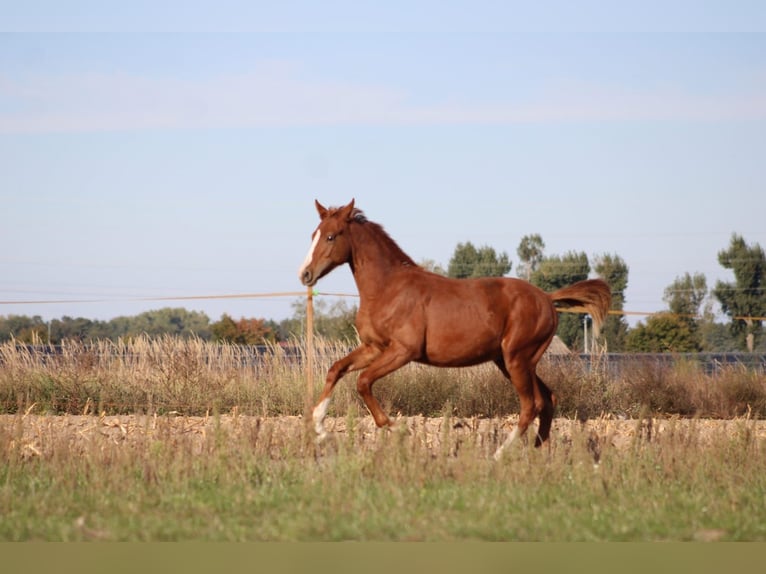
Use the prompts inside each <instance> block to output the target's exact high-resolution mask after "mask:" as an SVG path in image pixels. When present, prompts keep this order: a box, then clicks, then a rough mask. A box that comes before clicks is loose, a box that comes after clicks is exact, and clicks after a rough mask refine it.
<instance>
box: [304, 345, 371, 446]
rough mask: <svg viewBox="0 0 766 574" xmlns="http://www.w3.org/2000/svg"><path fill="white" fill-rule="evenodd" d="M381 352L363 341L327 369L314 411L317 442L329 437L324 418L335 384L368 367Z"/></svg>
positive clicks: (313, 417)
mask: <svg viewBox="0 0 766 574" xmlns="http://www.w3.org/2000/svg"><path fill="white" fill-rule="evenodd" d="M379 354H380V350H378V349H377V348H376V347H373V346H371V345H367V344H364V343H363V344H362V345H361V346H359V347H357V348H356V349H354V350H353V351H351V353H349V354H348V355H346V356H345V357H343V358H342V359H340V360H339V361H336V362H335V363H333V365H332V367H330V370H329V371H327V378H326V379H325V384H324V388H323V389H322V394H321V395H319V401H317V404H316V406H315V407H314V410H313V411H312V419H313V420H314V430H315V431H316V433H317V442H320V441H322V440H324V439H325V438H326V437H327V431H326V430H325V428H324V418H325V416H326V415H327V409H328V408H329V406H330V395H332V391H333V389H334V388H335V384H336V383H337V382H338V381H339V380H340V379H341V377H343V375H345V374H346V373H350V372H352V371H357V370H359V369H364V368H366V367H367V366H368V365H369V364H370V363H371V362H372V361H373V360H374V359H375V358H376V357H377V356H378V355H379Z"/></svg>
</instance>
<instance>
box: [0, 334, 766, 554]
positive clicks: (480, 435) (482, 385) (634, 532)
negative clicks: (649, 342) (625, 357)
mask: <svg viewBox="0 0 766 574" xmlns="http://www.w3.org/2000/svg"><path fill="white" fill-rule="evenodd" d="M121 345H122V346H121V347H120V346H119V345H118V346H116V347H115V346H112V344H105V343H102V344H97V345H92V346H85V345H81V344H79V343H72V344H70V345H69V346H68V347H65V349H64V350H63V352H62V353H61V354H60V355H59V356H56V357H47V358H41V357H39V356H36V355H34V354H31V353H28V351H26V350H24V349H20V348H16V347H15V346H11V345H5V346H0V359H1V360H0V401H2V402H1V403H0V404H2V409H3V411H4V413H5V414H2V415H0V540H2V541H16V540H24V541H35V540H39V541H53V540H55V541H86V540H94V541H163V540H173V541H335V540H358V541H403V540H418V541H419V540H425V541H453V540H461V541H465V540H482V541H484V540H507V541H559V542H567V541H590V540H593V541H658V540H662V541H666V540H671V541H685V540H708V541H718V540H721V541H728V540H731V541H741V540H747V541H752V540H757V541H766V505H764V504H763V501H764V500H766V472H764V470H766V469H765V468H764V462H763V461H764V460H766V426H765V425H766V423H765V422H764V421H763V420H760V418H759V417H760V416H761V413H762V411H760V409H761V408H762V407H761V406H759V405H760V403H759V402H758V401H760V400H762V393H763V387H764V375H763V373H751V372H747V371H737V370H733V369H732V370H728V371H724V372H723V373H720V374H718V375H716V377H718V378H716V379H714V378H711V377H712V376H710V375H705V374H704V373H701V372H700V371H699V370H696V369H695V368H694V367H693V366H689V365H686V366H680V367H676V368H674V369H672V370H669V371H657V370H656V369H647V370H638V371H636V372H634V373H632V376H631V377H629V378H626V379H624V380H620V381H614V380H610V379H609V378H608V377H607V376H606V375H605V372H603V371H601V370H599V369H593V368H592V366H588V368H586V366H583V367H582V369H578V368H577V366H576V365H574V367H570V368H569V369H563V368H560V367H556V366H555V365H547V366H544V369H543V370H544V374H543V376H544V377H545V378H546V381H547V382H549V383H550V384H551V386H552V387H553V388H554V389H556V391H557V392H558V393H559V395H560V397H561V401H562V406H563V408H562V413H563V414H564V417H563V418H558V419H556V421H555V425H554V429H553V433H552V440H551V443H550V447H548V448H543V449H533V448H531V447H529V446H528V445H525V444H522V443H517V444H515V445H514V446H513V448H511V449H510V450H509V452H508V453H507V455H506V456H505V458H504V459H502V460H501V461H499V462H495V461H494V460H492V457H491V453H492V452H494V449H495V448H496V446H497V444H498V441H500V440H502V439H503V436H504V433H505V432H506V431H507V430H508V428H509V423H510V424H512V422H513V417H510V418H509V417H508V416H507V415H508V414H511V413H513V414H515V413H516V412H517V410H516V409H517V407H516V404H515V398H514V396H513V394H512V393H510V392H508V391H509V388H508V386H507V384H506V383H505V382H504V381H503V380H502V378H501V377H499V376H498V375H497V374H496V373H495V372H494V371H493V370H492V369H489V368H487V367H479V368H476V369H466V370H462V371H458V370H447V371H439V370H436V369H426V368H421V367H417V366H415V367H411V368H408V369H404V370H403V371H402V372H400V373H397V374H395V375H393V376H392V377H390V378H389V380H388V381H386V382H382V383H381V384H380V386H379V391H378V387H376V393H378V394H379V395H380V396H381V397H383V402H384V404H386V406H387V408H389V410H390V411H391V412H392V413H394V414H397V413H398V419H397V420H398V426H397V428H396V429H394V430H393V431H388V430H383V431H379V430H376V429H375V428H374V425H373V423H372V421H371V419H370V417H368V416H366V413H364V411H363V409H362V408H361V406H360V403H359V401H358V399H357V398H356V396H355V393H354V391H353V385H349V384H346V385H344V384H343V383H341V384H340V385H339V388H338V392H337V393H336V396H335V400H334V403H333V409H332V411H331V413H330V414H331V416H332V418H331V419H330V420H329V421H328V422H329V424H328V429H330V430H331V438H330V439H329V440H328V441H327V442H326V443H323V444H322V445H319V446H317V445H315V444H314V442H313V436H312V434H311V433H310V432H307V429H306V427H305V424H304V418H303V417H302V416H301V414H302V412H303V409H304V408H305V403H306V401H305V397H306V383H305V373H304V372H302V370H301V369H299V368H297V367H296V365H295V364H294V362H291V360H289V359H288V358H286V357H284V356H282V355H280V352H279V350H278V349H274V352H273V353H272V355H271V356H270V357H267V360H265V361H263V362H262V363H260V364H258V365H252V364H247V363H246V361H244V357H242V356H239V355H238V354H237V353H239V352H240V351H239V350H237V348H235V347H223V348H220V347H216V346H212V345H208V344H205V343H200V342H198V341H175V340H169V339H166V340H160V341H148V340H141V341H137V342H132V343H124V344H121ZM340 351H341V349H340V348H337V347H333V346H332V345H330V344H325V345H324V346H323V347H322V348H321V349H320V353H319V356H320V360H319V361H318V364H317V372H316V378H317V381H321V379H322V372H323V371H324V370H325V369H326V368H327V366H328V365H329V363H330V362H331V361H332V360H333V357H334V354H335V355H337V354H338V353H339V352H340ZM679 395H683V396H679ZM669 406H671V407H674V408H676V409H677V410H678V413H676V414H672V412H673V411H672V409H670V408H668V407H669ZM687 411H690V412H687ZM584 412H586V413H588V415H587V418H588V419H589V420H588V421H587V422H586V423H581V422H579V420H578V419H580V418H584V417H583V416H582V415H583V413H584ZM669 413H671V414H669ZM715 413H717V420H709V417H710V416H716V415H715ZM687 415H696V416H687ZM623 418H624V419H625V420H623Z"/></svg>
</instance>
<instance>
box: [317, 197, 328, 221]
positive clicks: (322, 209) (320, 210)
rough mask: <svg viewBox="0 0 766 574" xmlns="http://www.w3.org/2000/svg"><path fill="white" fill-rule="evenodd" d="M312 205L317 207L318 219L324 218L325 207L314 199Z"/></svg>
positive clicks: (325, 213) (325, 214) (325, 215)
mask: <svg viewBox="0 0 766 574" xmlns="http://www.w3.org/2000/svg"><path fill="white" fill-rule="evenodd" d="M314 205H316V207H317V213H318V214H319V219H324V218H325V217H327V208H326V207H325V206H324V205H322V204H321V203H319V201H318V200H316V199H315V200H314Z"/></svg>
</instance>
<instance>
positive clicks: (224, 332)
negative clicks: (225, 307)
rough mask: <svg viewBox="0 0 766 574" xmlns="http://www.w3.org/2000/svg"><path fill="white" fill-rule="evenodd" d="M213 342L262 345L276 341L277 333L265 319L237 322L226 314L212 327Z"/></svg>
mask: <svg viewBox="0 0 766 574" xmlns="http://www.w3.org/2000/svg"><path fill="white" fill-rule="evenodd" d="M210 330H211V332H212V333H213V340H215V341H219V342H225V343H234V344H237V345H261V344H263V343H264V342H267V341H275V340H276V336H277V334H276V332H275V331H274V330H273V329H272V327H271V326H270V325H269V324H268V323H267V322H266V320H265V319H245V318H244V317H242V318H241V319H239V321H235V320H234V319H232V317H231V316H230V315H228V314H226V313H224V314H223V315H222V316H221V319H220V320H219V321H216V322H215V323H213V324H212V325H210Z"/></svg>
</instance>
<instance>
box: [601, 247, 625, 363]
mask: <svg viewBox="0 0 766 574" xmlns="http://www.w3.org/2000/svg"><path fill="white" fill-rule="evenodd" d="M594 270H595V271H596V273H597V274H598V276H599V277H601V278H602V279H603V280H604V281H606V282H607V283H608V284H609V287H610V288H611V290H612V307H611V308H612V310H615V311H623V310H624V309H625V290H626V289H627V288H628V271H629V269H628V265H627V263H625V261H624V260H623V259H622V257H620V256H619V255H616V254H615V255H609V254H604V255H599V256H597V257H596V263H595V265H594ZM601 333H602V334H603V336H604V338H605V339H606V341H607V345H608V347H609V350H610V351H622V350H623V348H624V347H625V337H626V335H627V334H628V323H627V321H626V320H625V316H624V315H622V314H612V315H609V316H608V317H607V318H606V322H605V323H604V327H603V328H602V330H601Z"/></svg>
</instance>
